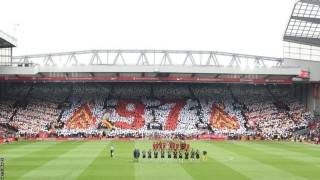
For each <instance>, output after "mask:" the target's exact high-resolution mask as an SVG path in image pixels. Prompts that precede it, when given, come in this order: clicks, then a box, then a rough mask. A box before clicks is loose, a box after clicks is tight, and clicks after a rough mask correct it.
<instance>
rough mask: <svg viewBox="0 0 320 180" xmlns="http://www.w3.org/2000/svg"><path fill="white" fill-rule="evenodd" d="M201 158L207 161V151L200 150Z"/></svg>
mask: <svg viewBox="0 0 320 180" xmlns="http://www.w3.org/2000/svg"><path fill="white" fill-rule="evenodd" d="M202 160H203V161H207V160H208V156H207V151H203V152H202Z"/></svg>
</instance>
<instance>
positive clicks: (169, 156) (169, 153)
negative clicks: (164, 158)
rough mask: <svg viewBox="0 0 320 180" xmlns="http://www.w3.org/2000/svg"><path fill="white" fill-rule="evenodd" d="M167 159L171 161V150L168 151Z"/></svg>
mask: <svg viewBox="0 0 320 180" xmlns="http://www.w3.org/2000/svg"><path fill="white" fill-rule="evenodd" d="M168 159H171V150H168Z"/></svg>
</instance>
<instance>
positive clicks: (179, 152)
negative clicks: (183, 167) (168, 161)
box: [179, 150, 183, 162]
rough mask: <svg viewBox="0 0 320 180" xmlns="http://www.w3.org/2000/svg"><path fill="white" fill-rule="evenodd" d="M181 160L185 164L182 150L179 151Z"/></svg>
mask: <svg viewBox="0 0 320 180" xmlns="http://www.w3.org/2000/svg"><path fill="white" fill-rule="evenodd" d="M179 159H180V161H181V162H183V157H182V150H180V151H179Z"/></svg>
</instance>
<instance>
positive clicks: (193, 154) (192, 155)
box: [191, 149, 195, 161]
mask: <svg viewBox="0 0 320 180" xmlns="http://www.w3.org/2000/svg"><path fill="white" fill-rule="evenodd" d="M194 156H195V152H194V150H193V149H191V159H192V161H194Z"/></svg>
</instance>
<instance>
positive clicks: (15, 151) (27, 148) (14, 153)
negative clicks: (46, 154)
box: [0, 142, 57, 161]
mask: <svg viewBox="0 0 320 180" xmlns="http://www.w3.org/2000/svg"><path fill="white" fill-rule="evenodd" d="M54 144H57V143H56V142H49V143H47V142H32V143H30V144H25V143H24V145H22V146H17V147H16V148H11V149H7V150H5V151H4V152H0V157H4V158H5V159H6V161H11V160H12V159H16V158H20V157H23V156H26V155H27V154H30V153H33V152H35V151H40V150H42V149H44V148H47V147H50V146H53V145H54Z"/></svg>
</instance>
